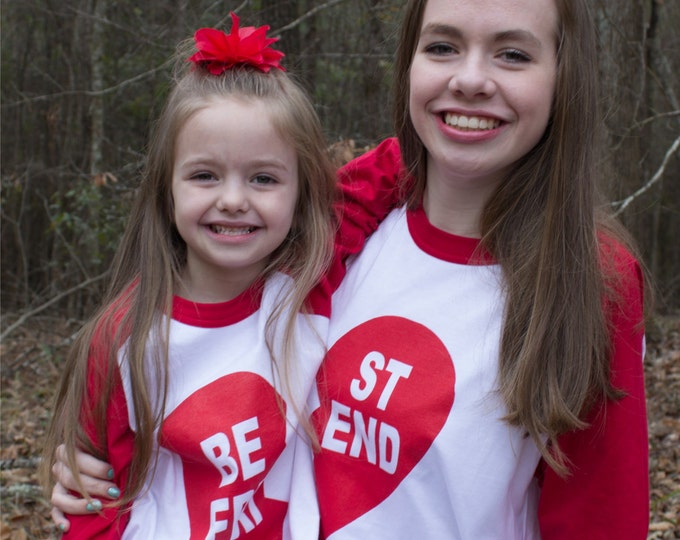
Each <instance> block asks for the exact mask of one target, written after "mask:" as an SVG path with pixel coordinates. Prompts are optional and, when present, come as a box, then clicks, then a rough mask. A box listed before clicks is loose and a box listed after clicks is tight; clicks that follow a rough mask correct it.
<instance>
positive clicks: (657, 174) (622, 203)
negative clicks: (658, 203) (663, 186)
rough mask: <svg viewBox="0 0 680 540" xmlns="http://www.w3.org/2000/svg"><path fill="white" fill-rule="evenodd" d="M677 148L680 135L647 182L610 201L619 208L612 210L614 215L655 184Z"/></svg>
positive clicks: (679, 146)
mask: <svg viewBox="0 0 680 540" xmlns="http://www.w3.org/2000/svg"><path fill="white" fill-rule="evenodd" d="M678 148H680V136H678V138H677V139H675V141H674V142H673V144H672V145H671V147H670V148H669V149H668V151H667V152H666V155H665V156H664V158H663V161H662V162H661V165H660V166H659V168H658V169H657V171H656V172H655V173H654V176H652V178H651V179H650V180H649V182H647V183H646V184H645V185H644V186H642V187H641V188H640V189H638V190H637V191H636V192H635V193H633V194H632V195H630V196H628V197H626V198H625V199H624V200H622V201H616V202H613V203H612V206H614V207H616V206H619V209H618V210H617V211H616V212H614V216H618V215H619V214H621V212H623V211H624V210H625V209H626V207H627V206H628V205H629V204H630V203H632V202H633V201H634V200H635V199H637V198H638V197H639V196H640V195H642V194H643V193H644V192H645V191H647V190H648V189H649V188H651V187H652V186H653V185H654V184H656V183H657V182H658V181H659V179H660V178H661V177H662V176H663V173H664V171H665V170H666V166H667V165H668V162H669V161H670V159H671V156H673V154H674V153H675V152H677V151H678Z"/></svg>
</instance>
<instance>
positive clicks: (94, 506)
mask: <svg viewBox="0 0 680 540" xmlns="http://www.w3.org/2000/svg"><path fill="white" fill-rule="evenodd" d="M101 509H102V502H101V501H99V500H97V499H93V500H92V501H91V502H89V503H87V506H86V507H85V510H87V511H88V512H99V511H100V510H101Z"/></svg>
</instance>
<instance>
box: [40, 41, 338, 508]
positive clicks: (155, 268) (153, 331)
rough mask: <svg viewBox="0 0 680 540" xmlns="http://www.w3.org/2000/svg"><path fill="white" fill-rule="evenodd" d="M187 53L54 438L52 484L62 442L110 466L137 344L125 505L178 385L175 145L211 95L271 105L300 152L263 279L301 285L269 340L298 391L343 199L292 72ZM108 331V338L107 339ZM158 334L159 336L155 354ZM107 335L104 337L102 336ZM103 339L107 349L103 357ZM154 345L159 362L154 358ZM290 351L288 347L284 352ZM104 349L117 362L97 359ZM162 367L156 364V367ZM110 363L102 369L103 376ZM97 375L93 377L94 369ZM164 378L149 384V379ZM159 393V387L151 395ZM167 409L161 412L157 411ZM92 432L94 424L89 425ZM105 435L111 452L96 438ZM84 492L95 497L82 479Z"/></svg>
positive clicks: (62, 397)
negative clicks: (337, 202)
mask: <svg viewBox="0 0 680 540" xmlns="http://www.w3.org/2000/svg"><path fill="white" fill-rule="evenodd" d="M187 56H188V54H187V52H186V47H185V46H181V47H180V50H179V51H178V59H179V60H178V66H179V67H178V69H177V70H176V76H175V83H174V86H173V88H172V91H171V93H170V95H169V97H168V99H167V102H166V104H165V107H164V109H163V111H162V113H161V115H160V117H159V119H158V122H157V123H156V125H155V129H154V131H153V135H152V138H151V141H150V145H149V150H148V156H147V163H146V167H145V171H144V174H143V176H142V179H141V184H140V186H139V190H138V193H137V197H136V200H135V203H134V207H133V210H132V213H131V215H130V218H129V221H128V224H127V227H126V230H125V233H124V235H123V238H122V241H121V244H120V246H119V248H118V251H117V253H116V256H115V259H114V262H113V267H112V279H111V283H110V285H109V289H108V292H107V294H106V297H105V299H104V301H103V304H102V307H101V308H100V309H99V311H98V312H97V313H96V314H95V315H94V316H93V317H92V319H91V320H90V321H89V322H88V323H87V324H86V325H85V326H84V327H83V329H82V331H81V332H80V334H79V336H78V337H77V339H76V341H75V343H74V345H73V347H72V349H71V352H70V354H69V357H68V359H67V362H66V365H65V369H64V373H63V377H62V382H61V386H60V388H59V391H58V394H57V397H56V406H55V413H54V418H53V421H52V424H51V426H50V430H49V433H48V437H47V443H46V448H45V452H44V456H45V459H44V460H43V463H44V466H43V470H42V472H41V475H42V478H43V483H44V484H45V485H46V486H47V487H48V489H49V485H50V483H51V478H50V474H49V467H50V465H51V464H52V463H53V462H54V459H55V451H56V447H57V446H58V445H59V444H60V443H64V444H65V445H66V448H67V453H68V462H69V465H70V467H71V469H72V471H73V472H74V473H75V474H78V468H77V467H76V465H75V459H74V456H75V449H76V448H82V449H83V450H85V451H86V452H88V453H90V454H93V455H95V456H97V457H99V458H101V459H106V457H107V456H106V452H105V450H106V442H105V441H106V425H105V418H106V411H107V404H108V402H109V398H110V395H111V391H112V384H113V383H112V381H114V380H116V379H115V377H116V376H117V375H116V371H117V369H118V364H117V354H118V351H119V349H120V348H121V346H122V345H123V344H124V343H126V345H127V348H126V356H125V361H126V362H127V364H128V365H129V369H130V375H129V378H130V384H131V386H132V392H131V394H132V400H133V408H134V413H135V425H136V437H135V442H134V455H133V459H132V463H131V467H130V473H129V480H128V485H127V486H125V489H124V490H123V493H124V495H123V497H122V499H121V500H120V501H118V502H117V504H121V505H124V504H126V503H127V502H129V501H131V500H132V499H134V498H135V496H137V495H138V494H139V492H140V490H141V488H142V485H143V483H144V481H145V479H146V477H147V475H149V474H152V473H153V465H154V463H155V460H154V446H153V434H154V430H155V429H156V428H158V427H159V426H160V423H161V421H162V416H163V409H164V405H165V395H166V388H167V384H168V378H169V376H170V375H171V374H169V373H168V339H167V337H168V329H169V320H168V319H167V318H166V319H165V320H166V324H165V325H164V324H162V321H163V320H164V317H163V316H164V314H169V313H170V312H171V307H172V298H173V294H174V291H175V286H176V284H177V283H178V281H179V279H180V274H181V270H182V268H183V266H184V264H185V260H186V245H185V243H184V240H183V239H182V238H181V236H180V235H179V234H178V232H177V229H176V227H175V225H174V223H173V200H172V194H171V179H172V172H173V171H172V169H173V161H174V150H175V141H176V139H177V135H178V133H179V131H180V130H181V129H182V127H183V126H184V124H185V123H186V122H187V120H188V119H189V118H190V117H191V116H192V115H193V114H194V113H195V112H196V111H198V110H200V109H201V108H203V107H206V106H207V105H208V104H209V103H210V101H211V100H213V99H221V98H237V99H244V100H261V101H263V102H264V103H265V104H266V106H267V108H268V110H269V111H270V113H271V119H272V122H273V123H274V125H275V127H276V129H277V130H278V131H279V132H280V134H281V136H282V137H285V138H286V140H289V141H291V143H292V144H293V146H294V147H295V150H296V153H297V157H298V174H299V194H298V199H297V203H296V207H295V215H294V219H293V223H292V226H291V230H290V231H289V233H288V235H287V236H286V238H285V240H284V241H283V243H282V244H281V245H280V246H279V247H278V248H277V249H276V250H275V251H274V252H273V253H272V254H271V258H270V260H269V262H268V265H267V267H266V268H265V270H264V271H263V272H262V275H261V276H260V278H261V279H264V278H266V277H267V276H269V275H271V274H272V273H273V272H276V271H281V272H284V273H285V274H287V275H288V276H290V277H291V278H292V279H293V281H294V284H295V286H294V287H293V288H292V290H291V291H290V293H289V294H287V296H285V297H284V298H281V299H280V302H279V303H278V304H277V305H276V307H275V309H274V310H273V312H272V313H271V314H270V315H269V318H268V320H267V324H266V330H265V334H266V335H265V338H266V340H267V344H268V346H269V350H270V354H272V369H273V371H275V372H277V373H278V375H279V376H280V377H281V380H282V382H283V384H284V385H285V384H289V383H290V381H289V377H290V376H291V373H292V372H293V371H294V359H295V350H296V343H295V339H294V330H295V323H296V318H297V316H298V314H299V313H306V311H307V309H306V305H305V304H306V299H307V297H308V294H309V293H310V291H311V290H312V288H313V287H314V286H315V284H316V283H317V282H318V280H319V278H320V277H321V275H322V274H323V272H324V271H325V269H326V267H327V264H328V262H329V259H330V255H331V250H332V242H333V237H334V231H335V229H334V220H333V218H332V210H331V208H332V203H333V201H334V198H335V193H336V182H335V171H334V168H333V165H332V164H331V162H330V160H329V158H328V155H327V152H326V144H325V141H324V137H323V133H322V129H321V125H320V122H319V119H318V117H317V115H316V113H315V111H314V108H313V106H312V104H311V102H310V100H309V98H308V97H307V95H306V94H305V92H304V91H303V90H302V89H301V87H300V86H299V85H298V84H297V83H296V82H295V81H294V80H293V79H292V77H291V76H290V75H288V74H286V73H283V72H281V71H279V70H277V69H273V70H272V71H270V72H269V73H262V72H260V71H257V70H255V69H252V68H249V67H237V68H233V69H230V70H227V71H225V72H224V73H223V74H221V75H219V76H215V75H211V74H209V73H208V72H207V71H205V70H204V69H202V68H200V67H194V66H193V65H189V64H187V63H186V62H185V61H184V59H185V58H187ZM284 315H285V317H286V319H285V320H284V324H283V329H284V330H283V335H282V340H281V341H282V343H283V348H282V352H281V353H280V354H278V355H277V356H274V355H273V353H272V343H273V340H274V333H275V330H274V329H275V328H276V327H278V326H280V325H278V324H276V322H277V321H278V320H280V319H281V318H282V317H283V316H284ZM107 336H109V337H107ZM150 336H159V339H158V340H157V342H155V343H152V344H151V345H152V346H151V347H150V348H148V347H147V346H148V345H149V339H150ZM102 338H104V342H103V343H101V342H100V340H101V339H102ZM93 344H98V345H97V347H98V351H93V349H92V347H93ZM149 350H152V351H153V354H152V355H151V358H150V357H149V355H148V351H149ZM277 350H279V349H277ZM95 353H99V354H100V355H101V356H100V357H101V358H105V359H106V360H105V361H103V362H100V363H99V364H95V363H93V362H92V359H91V358H96V356H95ZM149 363H151V369H149V368H150V366H149ZM98 368H99V369H98ZM93 369H98V372H96V373H91V374H90V377H88V370H93ZM93 376H94V379H95V380H96V384H97V385H99V388H98V390H99V395H98V396H97V403H96V406H95V407H94V408H93V410H92V411H87V410H84V403H85V401H84V397H85V395H86V392H87V388H88V387H87V385H88V380H92V377H93ZM150 378H151V379H153V380H155V381H158V382H157V384H155V385H150V384H148V381H149V379H150ZM149 388H157V389H158V390H157V393H155V394H153V395H150V394H149ZM155 404H160V408H158V407H156V406H154V405H155ZM294 412H295V413H296V414H297V415H298V418H299V420H300V423H301V425H302V426H303V427H304V429H305V431H306V432H307V433H308V435H309V436H310V437H311V438H312V441H315V439H314V437H313V430H312V429H311V427H310V426H309V421H308V419H307V415H306V414H304V411H298V410H295V411H294ZM87 426H90V427H89V428H88V427H87ZM88 429H90V430H94V433H96V439H97V440H98V441H102V443H101V446H95V445H94V444H93V443H92V439H91V436H90V434H91V433H93V431H88ZM77 481H78V482H79V484H80V486H81V490H82V491H83V493H84V492H85V490H84V489H83V487H82V483H80V479H79V477H77Z"/></svg>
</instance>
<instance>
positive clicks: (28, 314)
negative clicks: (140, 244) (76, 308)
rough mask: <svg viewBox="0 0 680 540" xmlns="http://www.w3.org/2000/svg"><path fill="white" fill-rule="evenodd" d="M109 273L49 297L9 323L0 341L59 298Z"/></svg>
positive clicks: (107, 272) (0, 335)
mask: <svg viewBox="0 0 680 540" xmlns="http://www.w3.org/2000/svg"><path fill="white" fill-rule="evenodd" d="M108 275H109V271H108V270H107V271H106V272H104V273H103V274H99V275H98V276H95V277H93V278H90V279H87V280H85V281H83V282H82V283H80V284H78V285H76V286H75V287H71V288H70V289H68V290H67V291H64V292H62V293H59V294H58V295H57V296H55V297H53V298H51V299H49V300H48V301H47V302H45V303H44V304H42V305H40V306H38V307H36V308H35V309H32V310H31V311H27V312H26V313H24V314H23V315H21V317H19V318H18V319H17V320H16V321H15V322H14V323H13V324H11V325H9V327H7V329H6V330H5V331H4V332H3V333H2V334H0V342H2V340H4V339H5V338H6V337H7V336H8V335H9V334H11V333H12V332H14V330H16V329H17V328H19V327H20V326H21V325H22V324H24V323H25V322H26V321H27V320H28V319H30V318H31V317H33V315H36V314H38V313H40V312H41V311H43V310H45V309H47V308H48V307H50V306H51V305H52V304H54V303H56V302H58V301H59V300H61V299H62V298H64V297H66V296H68V295H69V294H72V293H74V292H76V291H79V290H80V289H84V288H85V287H89V286H90V285H92V284H93V283H96V282H97V281H100V280H102V279H104V278H105V277H107V276H108Z"/></svg>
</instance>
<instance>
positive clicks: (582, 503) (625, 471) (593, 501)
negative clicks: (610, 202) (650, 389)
mask: <svg viewBox="0 0 680 540" xmlns="http://www.w3.org/2000/svg"><path fill="white" fill-rule="evenodd" d="M615 250H616V251H617V253H616V254H615V258H616V262H615V266H616V270H617V272H618V275H619V280H618V288H620V298H619V299H618V301H616V302H612V305H610V306H609V308H608V311H609V317H610V323H611V328H612V333H613V336H612V340H613V341H612V359H611V379H612V383H613V385H614V387H616V388H618V389H620V390H623V391H624V392H625V394H626V395H625V397H624V398H622V399H621V400H618V401H607V402H606V403H603V404H601V405H600V406H599V407H596V408H595V410H594V411H593V412H592V413H591V415H590V418H589V419H588V420H589V422H590V427H589V428H587V429H586V430H582V431H577V432H572V433H568V434H566V435H564V436H563V437H561V439H560V440H559V444H560V447H561V448H562V449H563V450H564V452H565V453H566V455H567V457H568V459H569V460H570V462H571V475H570V476H568V477H567V478H560V477H559V476H558V475H557V474H555V472H554V471H552V470H551V469H550V468H548V467H546V469H545V471H544V477H543V484H542V490H541V495H540V499H539V508H538V517H539V523H540V528H541V536H542V539H543V540H567V539H569V540H573V539H574V538H588V539H589V540H599V539H602V540H604V539H611V538H616V539H617V540H628V539H629V540H644V539H645V538H646V537H647V531H648V524H649V465H648V453H649V450H648V442H647V417H646V406H645V390H644V368H643V356H644V333H643V300H642V296H643V279H642V272H641V269H640V266H639V265H638V263H637V262H636V261H635V260H634V259H633V257H632V256H630V254H628V252H627V251H625V250H624V249H623V248H621V247H617V248H615Z"/></svg>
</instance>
